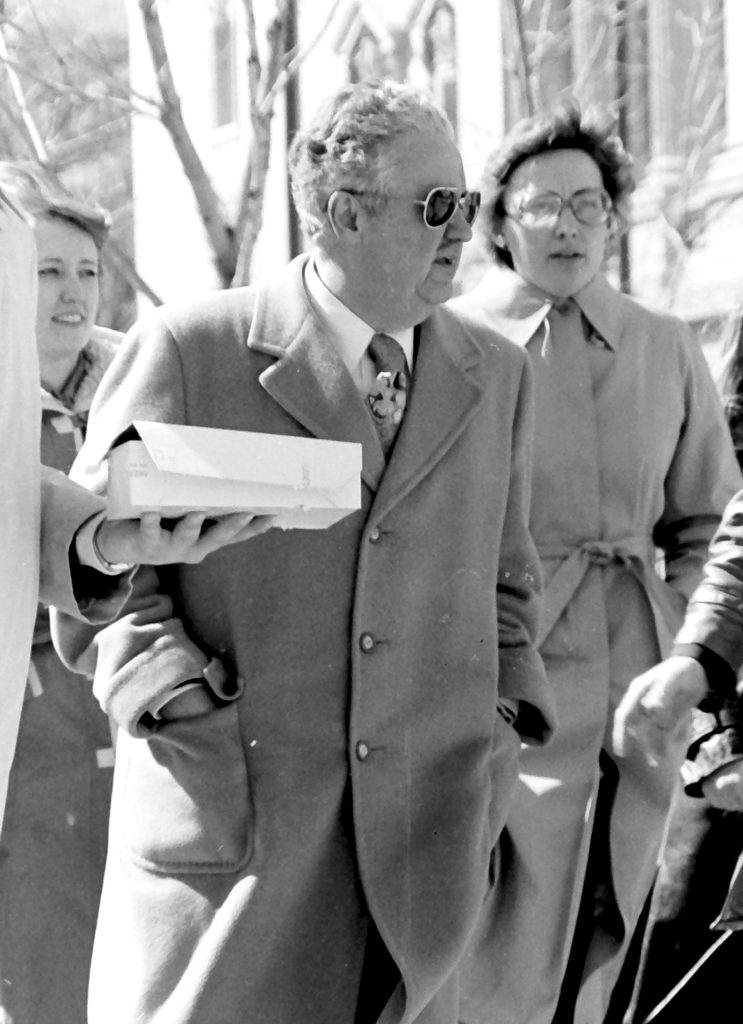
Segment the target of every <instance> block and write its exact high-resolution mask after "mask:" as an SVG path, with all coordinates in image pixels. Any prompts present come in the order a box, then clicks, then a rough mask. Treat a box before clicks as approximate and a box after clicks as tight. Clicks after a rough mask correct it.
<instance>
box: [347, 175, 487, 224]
mask: <svg viewBox="0 0 743 1024" xmlns="http://www.w3.org/2000/svg"><path fill="white" fill-rule="evenodd" d="M339 191H342V192H348V193H350V195H352V196H363V195H372V194H373V195H377V194H378V195H380V196H383V197H384V196H385V193H382V192H380V193H371V192H369V191H364V190H360V189H352V188H344V189H340V190H339ZM386 198H388V199H407V196H386ZM412 202H413V203H415V205H416V206H422V207H423V223H424V224H425V225H426V227H427V228H432V229H435V228H441V227H443V226H444V224H448V222H449V221H450V220H451V219H452V217H453V216H454V214H455V213H456V212H457V210H461V211H462V215H463V216H464V219H465V221H466V222H467V223H468V224H469V225H470V226H472V225H473V224H474V223H475V218H476V217H477V214H478V211H479V209H480V193H479V192H477V191H474V190H472V189H468V188H466V189H462V190H460V189H456V188H451V187H450V186H449V185H436V186H435V188H432V189H431V191H430V192H429V193H428V195H427V196H426V198H425V199H413V200H412Z"/></svg>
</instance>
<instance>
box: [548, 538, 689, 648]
mask: <svg viewBox="0 0 743 1024" xmlns="http://www.w3.org/2000/svg"><path fill="white" fill-rule="evenodd" d="M539 557H540V558H541V559H542V560H546V559H551V558H561V559H563V562H562V565H561V566H560V567H559V569H558V570H557V572H556V573H555V574H554V576H553V577H552V578H551V579H550V581H549V582H548V583H547V585H546V587H545V590H544V604H543V610H542V619H541V622H540V628H539V641H538V642H539V643H540V644H542V643H543V642H544V641H545V640H546V639H547V637H548V636H549V634H550V633H551V632H552V629H553V627H554V626H555V624H556V622H557V620H558V619H559V618H560V616H561V615H562V613H563V612H564V611H565V609H566V608H567V606H568V605H569V604H570V602H571V601H572V599H573V596H574V595H575V593H576V591H577V590H578V588H579V587H580V585H581V583H582V582H583V578H584V576H585V575H586V573H587V572H588V570H589V569H590V568H591V567H592V566H598V567H599V568H605V567H606V566H609V565H621V566H624V567H625V568H626V569H627V570H628V571H629V572H631V573H632V574H633V575H634V576H635V577H636V578H637V580H638V582H639V583H640V586H641V587H642V588H643V590H644V591H645V593H646V594H647V597H648V601H649V602H650V607H651V609H652V612H653V618H654V620H655V629H656V635H657V637H658V644H659V646H660V651H661V656H664V655H665V654H666V653H667V652H668V651H669V650H670V648H671V644H672V642H673V638H674V636H675V634H676V632H677V630H678V628H679V626H680V625H681V617H680V613H681V604H682V602H683V599H682V598H681V595H678V596H677V602H676V603H674V601H673V597H674V594H673V593H672V592H670V588H669V587H668V586H667V584H666V583H665V581H663V580H662V579H661V578H660V576H659V575H658V573H657V572H656V571H655V568H654V565H653V562H654V558H655V551H654V547H653V543H652V541H651V540H650V539H649V538H648V537H622V538H621V539H619V540H588V541H585V542H584V543H583V544H580V545H579V546H578V547H564V546H563V547H557V546H556V547H553V548H550V547H539Z"/></svg>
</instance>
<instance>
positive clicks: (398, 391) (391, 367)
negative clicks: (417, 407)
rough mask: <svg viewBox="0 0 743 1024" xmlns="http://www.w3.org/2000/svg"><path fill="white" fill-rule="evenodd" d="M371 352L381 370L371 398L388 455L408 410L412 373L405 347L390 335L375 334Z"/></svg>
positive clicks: (378, 431) (376, 425)
mask: <svg viewBox="0 0 743 1024" xmlns="http://www.w3.org/2000/svg"><path fill="white" fill-rule="evenodd" d="M368 351H369V355H370V356H371V359H372V361H373V363H374V366H375V368H376V371H377V380H376V385H375V388H374V390H373V391H372V393H371V394H370V395H368V396H367V401H368V404H369V409H370V411H371V414H372V419H373V420H374V425H375V427H376V428H377V433H378V434H379V440H380V442H381V444H382V448H383V450H384V453H385V455H388V454H389V452H390V450H391V448H392V445H393V443H394V440H395V438H396V437H397V432H398V430H399V429H400V424H401V423H402V418H403V413H404V412H405V403H406V402H407V399H408V391H409V390H410V373H409V372H408V366H407V362H406V360H405V353H404V352H403V350H402V346H401V345H400V343H399V342H397V341H395V339H394V338H390V336H389V335H388V334H375V335H374V336H373V337H372V340H371V341H370V342H369V349H368Z"/></svg>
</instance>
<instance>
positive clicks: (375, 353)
mask: <svg viewBox="0 0 743 1024" xmlns="http://www.w3.org/2000/svg"><path fill="white" fill-rule="evenodd" d="M369 355H370V356H371V358H372V360H373V361H374V365H375V366H376V368H377V371H378V372H379V373H403V374H406V373H407V363H406V361H405V353H404V352H403V348H402V345H401V344H400V342H399V341H395V339H394V338H391V337H390V336H389V334H375V335H373V336H372V340H371V341H370V342H369Z"/></svg>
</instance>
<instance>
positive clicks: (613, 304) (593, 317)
mask: <svg viewBox="0 0 743 1024" xmlns="http://www.w3.org/2000/svg"><path fill="white" fill-rule="evenodd" d="M482 286H483V289H484V290H485V291H486V292H487V293H488V294H490V295H497V298H498V313H497V323H496V326H497V328H498V330H500V331H501V332H502V333H503V334H505V335H506V337H507V338H511V339H512V340H513V341H515V342H516V343H517V344H519V345H526V343H527V342H528V341H529V340H530V339H531V338H533V337H534V335H535V334H536V332H537V330H538V329H539V327H540V326H541V324H542V323H543V321H544V318H545V317H546V316H547V314H548V313H549V311H550V309H551V307H552V306H553V305H554V302H555V300H554V298H553V297H552V296H551V295H548V294H547V293H546V292H544V291H542V289H541V288H538V287H537V286H536V285H534V284H532V283H531V282H530V281H526V280H524V278H523V277H521V276H520V275H519V274H517V273H516V272H515V271H513V270H510V269H509V268H508V267H500V266H499V267H493V268H491V269H490V270H488V271H487V273H486V274H485V277H484V278H483V282H482ZM572 298H573V300H574V301H575V303H576V305H577V306H578V307H579V309H580V310H581V312H582V313H583V314H584V316H585V317H586V319H587V320H588V321H589V323H590V325H591V327H592V328H593V330H594V332H595V333H596V334H597V335H598V337H599V338H600V340H601V341H602V342H604V343H605V344H606V345H607V347H608V348H610V349H611V350H612V351H614V350H615V349H616V346H617V341H618V339H619V335H620V333H621V330H620V328H621V324H620V303H621V297H620V295H619V293H618V292H617V291H616V290H615V289H614V288H612V286H611V285H610V284H609V282H608V281H607V280H606V278H605V277H604V276H603V274H597V275H596V276H595V277H594V278H593V279H592V280H591V281H589V283H588V284H587V285H586V286H585V287H584V288H581V290H580V291H579V292H576V294H575V295H573V296H572ZM486 302H487V300H486ZM488 305H489V304H488Z"/></svg>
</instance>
